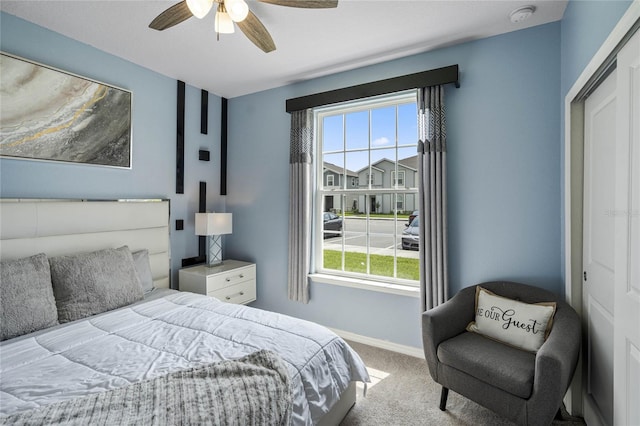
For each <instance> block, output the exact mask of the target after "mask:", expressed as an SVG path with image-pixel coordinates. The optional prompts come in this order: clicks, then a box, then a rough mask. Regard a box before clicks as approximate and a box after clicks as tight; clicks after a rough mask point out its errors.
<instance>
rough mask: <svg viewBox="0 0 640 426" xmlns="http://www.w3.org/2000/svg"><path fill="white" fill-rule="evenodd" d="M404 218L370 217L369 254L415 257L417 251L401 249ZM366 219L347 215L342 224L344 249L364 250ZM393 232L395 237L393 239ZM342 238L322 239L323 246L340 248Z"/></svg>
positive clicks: (332, 248) (329, 248)
mask: <svg viewBox="0 0 640 426" xmlns="http://www.w3.org/2000/svg"><path fill="white" fill-rule="evenodd" d="M406 223H407V221H406V220H399V221H398V222H397V223H394V221H393V220H390V219H371V221H370V229H369V246H370V252H371V254H382V255H393V251H394V247H395V248H396V256H398V257H408V258H413V259H417V258H418V252H417V251H413V250H403V249H402V241H401V238H402V231H404V230H405V224H406ZM366 231H367V230H366V221H365V220H364V219H360V218H350V217H347V218H345V220H344V224H343V234H344V244H345V250H346V251H352V252H362V253H364V252H366V247H367V244H366V241H367V236H366ZM394 233H395V236H396V239H395V241H394ZM341 247H342V238H341V237H332V238H327V239H325V240H324V248H325V249H328V250H341Z"/></svg>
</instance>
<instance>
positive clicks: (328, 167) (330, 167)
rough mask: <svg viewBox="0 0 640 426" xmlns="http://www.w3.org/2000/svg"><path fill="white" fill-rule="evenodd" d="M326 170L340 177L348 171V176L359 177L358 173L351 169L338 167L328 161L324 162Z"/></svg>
mask: <svg viewBox="0 0 640 426" xmlns="http://www.w3.org/2000/svg"><path fill="white" fill-rule="evenodd" d="M324 169H325V171H326V170H329V171H331V172H334V173H338V174H340V175H341V174H344V173H345V171H346V175H347V176H351V177H358V174H357V173H356V172H353V171H351V170H349V169H345V168H344V167H340V166H336V165H335V164H331V163H327V162H326V161H325V162H324Z"/></svg>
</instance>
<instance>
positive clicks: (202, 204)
mask: <svg viewBox="0 0 640 426" xmlns="http://www.w3.org/2000/svg"><path fill="white" fill-rule="evenodd" d="M198 212H200V213H206V212H207V182H200V196H199V207H198ZM198 240H199V241H198V257H202V258H204V257H205V256H206V254H207V249H206V240H207V237H203V236H200V238H199V239H198Z"/></svg>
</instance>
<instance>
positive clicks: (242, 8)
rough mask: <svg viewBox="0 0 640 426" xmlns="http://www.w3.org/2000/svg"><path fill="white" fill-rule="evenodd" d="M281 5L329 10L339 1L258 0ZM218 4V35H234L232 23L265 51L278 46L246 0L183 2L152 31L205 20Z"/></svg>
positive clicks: (157, 20)
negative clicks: (195, 19) (190, 21)
mask: <svg viewBox="0 0 640 426" xmlns="http://www.w3.org/2000/svg"><path fill="white" fill-rule="evenodd" d="M258 1H261V2H263V3H270V4H275V5H279V6H289V7H301V8H306V9H327V8H334V7H337V6H338V0H258ZM214 4H217V7H216V17H215V31H216V33H217V34H218V35H219V34H221V33H222V34H229V33H233V32H234V26H233V23H234V22H235V23H236V24H238V27H240V30H241V31H242V32H243V33H244V35H245V36H247V38H248V39H249V40H251V42H252V43H253V44H255V45H256V46H258V47H259V48H260V49H262V50H263V51H264V52H266V53H269V52H271V51H273V50H276V44H275V43H274V42H273V38H271V35H270V34H269V31H267V29H266V28H265V26H264V25H263V24H262V22H260V20H259V19H258V17H257V16H256V15H254V14H253V12H251V11H250V10H249V6H248V5H247V3H246V2H245V1H244V0H182V1H181V2H180V3H176V4H174V5H173V6H171V7H170V8H168V9H167V10H165V11H164V12H162V13H161V14H160V15H158V16H156V18H155V19H154V20H153V21H151V23H150V24H149V28H152V29H154V30H158V31H162V30H166V29H167V28H171V27H173V26H174V25H177V24H179V23H181V22H183V21H186V20H187V19H189V18H191V17H192V16H195V17H196V18H199V19H202V18H204V17H205V16H206V15H207V13H209V11H210V10H211V9H212V8H213V5H214Z"/></svg>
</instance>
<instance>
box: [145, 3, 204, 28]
mask: <svg viewBox="0 0 640 426" xmlns="http://www.w3.org/2000/svg"><path fill="white" fill-rule="evenodd" d="M192 16H193V14H192V13H191V11H190V10H189V7H188V6H187V2H186V0H182V1H181V2H180V3H176V4H174V5H173V6H171V7H170V8H169V9H167V10H165V11H164V12H162V13H161V14H160V15H158V16H156V18H155V19H154V20H153V21H151V23H150V24H149V28H152V29H154V30H158V31H162V30H166V29H167V28H171V27H173V26H174V25H178V24H179V23H180V22H182V21H186V20H187V19H189V18H191V17H192Z"/></svg>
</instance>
